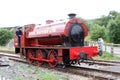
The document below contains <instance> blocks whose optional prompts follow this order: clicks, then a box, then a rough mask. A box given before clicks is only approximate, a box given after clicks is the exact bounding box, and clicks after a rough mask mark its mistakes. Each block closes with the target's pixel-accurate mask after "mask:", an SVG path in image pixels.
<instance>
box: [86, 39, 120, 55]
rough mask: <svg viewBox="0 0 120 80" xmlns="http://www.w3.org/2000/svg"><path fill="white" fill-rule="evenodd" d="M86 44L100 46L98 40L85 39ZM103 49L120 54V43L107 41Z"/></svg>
mask: <svg viewBox="0 0 120 80" xmlns="http://www.w3.org/2000/svg"><path fill="white" fill-rule="evenodd" d="M85 45H86V46H98V43H97V42H93V41H89V42H88V41H85ZM103 51H107V52H109V53H111V54H112V55H114V54H120V44H113V43H105V44H104V46H103Z"/></svg>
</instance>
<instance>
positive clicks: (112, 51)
mask: <svg viewBox="0 0 120 80" xmlns="http://www.w3.org/2000/svg"><path fill="white" fill-rule="evenodd" d="M113 54H114V46H113V43H112V45H111V55H112V56H113Z"/></svg>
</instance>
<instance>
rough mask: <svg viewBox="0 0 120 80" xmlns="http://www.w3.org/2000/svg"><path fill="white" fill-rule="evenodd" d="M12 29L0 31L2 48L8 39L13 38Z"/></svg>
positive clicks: (13, 31)
mask: <svg viewBox="0 0 120 80" xmlns="http://www.w3.org/2000/svg"><path fill="white" fill-rule="evenodd" d="M14 33H15V30H14V29H11V30H9V29H0V45H1V46H4V45H5V44H6V43H7V42H8V41H9V40H10V39H12V38H13V35H14Z"/></svg>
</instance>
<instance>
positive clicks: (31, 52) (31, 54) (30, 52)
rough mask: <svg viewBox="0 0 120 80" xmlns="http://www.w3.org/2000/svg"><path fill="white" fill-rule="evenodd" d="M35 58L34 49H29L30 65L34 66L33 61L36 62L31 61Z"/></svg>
mask: <svg viewBox="0 0 120 80" xmlns="http://www.w3.org/2000/svg"><path fill="white" fill-rule="evenodd" d="M33 57H34V52H33V50H32V49H28V61H29V63H30V64H32V63H33V61H34V60H32V59H31V58H33Z"/></svg>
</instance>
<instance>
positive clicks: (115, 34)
mask: <svg viewBox="0 0 120 80" xmlns="http://www.w3.org/2000/svg"><path fill="white" fill-rule="evenodd" d="M107 36H108V38H109V41H110V42H113V43H119V44H120V14H119V15H118V16H117V17H116V18H115V20H113V19H111V20H110V21H109V23H108V25H107Z"/></svg>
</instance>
